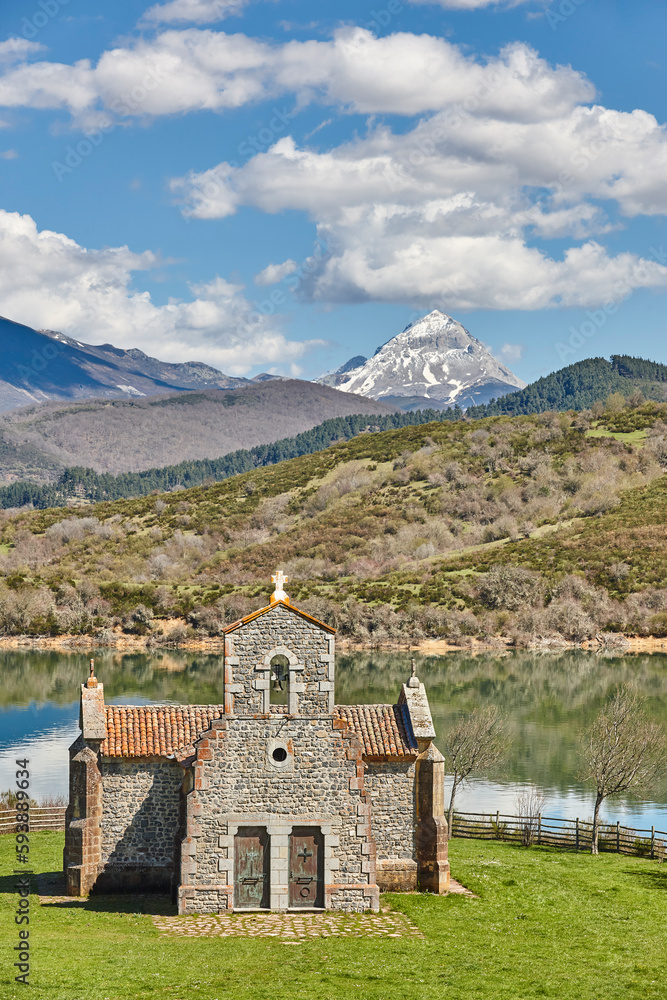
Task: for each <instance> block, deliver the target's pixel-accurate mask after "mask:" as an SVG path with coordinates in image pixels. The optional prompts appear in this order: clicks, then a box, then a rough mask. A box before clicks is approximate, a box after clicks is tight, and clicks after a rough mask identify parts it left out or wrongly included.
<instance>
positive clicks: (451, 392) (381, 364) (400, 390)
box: [315, 309, 525, 409]
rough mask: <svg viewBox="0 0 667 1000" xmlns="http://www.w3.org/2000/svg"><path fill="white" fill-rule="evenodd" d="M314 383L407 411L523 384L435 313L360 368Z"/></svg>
mask: <svg viewBox="0 0 667 1000" xmlns="http://www.w3.org/2000/svg"><path fill="white" fill-rule="evenodd" d="M353 360H354V361H355V362H358V361H362V360H363V359H361V358H355V359H353ZM315 381H316V382H321V383H324V384H326V385H335V387H336V388H337V389H341V390H342V391H343V392H355V393H357V394H358V395H360V396H369V397H371V398H372V399H383V400H385V401H386V402H393V403H395V404H396V405H397V406H400V407H401V408H408V409H415V408H417V407H419V406H421V407H422V408H424V407H429V406H431V407H436V408H443V407H447V406H453V405H454V404H456V403H458V404H459V405H460V406H463V407H466V406H470V405H472V404H474V403H484V402H487V401H488V400H489V399H491V398H492V397H498V396H503V395H505V394H506V393H508V392H512V391H513V390H514V389H522V388H523V387H524V385H525V382H522V381H521V379H520V378H518V377H517V376H516V375H515V374H514V373H513V372H511V371H510V370H509V368H507V367H506V366H505V365H503V364H501V362H499V361H498V360H497V359H496V358H494V357H493V355H492V354H491V353H490V352H489V351H488V350H487V348H486V347H484V345H483V344H482V343H481V342H480V341H479V340H477V339H476V338H475V337H473V336H471V334H470V333H469V332H468V331H467V330H466V328H465V327H464V326H462V325H461V324H460V323H459V322H457V320H455V319H452V317H451V316H448V315H447V314H446V313H443V312H440V310H439V309H435V310H434V311H433V312H431V313H429V314H428V315H427V316H424V317H423V318H422V319H419V320H417V321H416V322H415V323H411V324H410V325H409V326H407V327H406V328H405V330H403V332H402V333H399V334H398V335H397V336H396V337H392V339H391V340H388V341H387V342H386V343H385V344H382V345H381V346H380V347H378V349H377V351H376V352H375V354H374V355H373V357H372V358H369V359H368V360H367V361H363V363H362V364H358V365H357V366H356V367H355V366H352V365H351V363H350V362H348V363H347V364H345V365H342V366H341V367H340V368H339V369H337V371H335V372H331V373H327V374H326V375H323V376H321V378H319V379H316V380H315Z"/></svg>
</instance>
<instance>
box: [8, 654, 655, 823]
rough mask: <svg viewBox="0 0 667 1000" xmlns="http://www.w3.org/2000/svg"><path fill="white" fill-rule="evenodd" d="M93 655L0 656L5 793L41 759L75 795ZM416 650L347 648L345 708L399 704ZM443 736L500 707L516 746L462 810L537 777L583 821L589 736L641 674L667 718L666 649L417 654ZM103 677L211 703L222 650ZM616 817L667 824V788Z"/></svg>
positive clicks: (53, 787) (145, 694)
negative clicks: (582, 746)
mask: <svg viewBox="0 0 667 1000" xmlns="http://www.w3.org/2000/svg"><path fill="white" fill-rule="evenodd" d="M88 656H89V654H83V653H62V652H56V651H48V652H39V653H34V652H23V651H13V650H12V651H5V652H2V653H0V789H2V788H7V787H9V786H10V784H11V778H12V774H13V770H14V759H15V757H16V756H17V755H28V756H30V757H31V760H32V769H33V781H34V786H33V787H34V790H35V793H36V794H37V795H41V794H46V793H47V792H51V793H55V792H64V791H65V790H66V785H67V753H66V750H67V746H68V745H69V743H71V741H72V739H73V738H74V735H75V734H76V732H77V731H78V691H79V685H80V683H81V681H82V680H83V679H85V677H86V676H87V673H88V669H87V664H88ZM409 661H410V656H409V655H408V654H405V653H389V652H387V653H349V654H348V653H345V654H339V656H338V657H337V663H336V700H337V702H338V703H340V704H355V703H360V702H393V701H394V700H395V699H396V698H397V697H398V693H399V691H400V687H401V684H402V683H403V681H404V680H406V679H407V677H408V675H409V672H410V662H409ZM416 661H417V672H418V674H419V676H420V678H421V679H422V680H423V681H424V682H425V683H426V685H427V690H428V694H429V699H430V703H431V709H432V712H433V719H434V723H435V727H436V732H437V733H438V735H439V736H441V735H442V734H443V733H444V732H445V731H446V730H447V729H448V728H449V727H450V726H451V725H452V724H453V723H454V722H455V721H456V719H457V718H458V717H459V716H460V715H461V714H463V713H467V712H469V711H471V710H472V708H473V707H474V706H475V705H486V704H491V703H493V704H497V705H498V707H499V708H500V709H501V711H503V712H504V713H506V714H507V716H508V717H509V719H510V728H511V734H512V744H511V749H510V753H509V756H508V758H507V760H506V761H505V762H504V764H503V765H501V766H500V767H498V768H496V769H495V771H492V772H489V773H488V774H486V775H484V776H483V778H478V779H476V780H475V781H474V782H472V783H471V785H470V786H469V787H468V788H467V789H466V790H464V791H462V792H461V793H460V798H459V799H458V802H459V805H460V807H461V808H462V809H469V810H473V811H482V810H495V809H500V810H501V812H502V811H503V810H505V811H507V812H512V811H513V810H514V805H515V799H516V796H517V792H518V790H519V789H520V788H521V787H522V786H523V785H525V784H526V783H531V782H532V783H534V784H536V785H538V786H539V787H540V788H542V789H543V790H544V791H545V793H546V794H547V797H548V801H547V810H549V811H550V812H552V813H553V814H555V815H568V816H573V817H574V816H576V815H579V816H581V817H585V816H588V815H589V814H590V812H591V796H590V792H589V790H588V789H586V788H585V787H583V786H582V784H581V781H580V780H579V770H580V760H579V755H578V738H579V734H580V732H581V730H582V729H583V728H584V727H585V726H586V725H587V724H588V723H589V722H590V720H591V719H592V718H593V716H594V715H595V714H596V712H597V711H598V709H599V707H600V705H602V704H603V702H604V701H605V699H606V698H607V697H608V695H609V693H610V692H611V691H612V690H613V688H614V687H615V686H616V685H618V684H619V683H622V682H627V681H629V680H631V681H632V682H633V683H634V684H635V685H636V687H637V689H638V691H639V692H640V693H641V694H642V695H643V696H645V697H646V699H647V708H648V710H649V712H650V713H651V715H652V716H653V717H654V718H656V719H657V720H660V721H661V722H662V723H663V724H665V725H667V656H665V655H663V654H654V655H651V656H649V655H640V656H613V655H604V654H603V655H600V654H593V653H585V652H581V651H567V652H564V653H559V654H553V653H533V652H526V653H510V654H505V655H496V654H488V653H484V654H482V655H477V656H473V655H470V654H467V653H454V654H447V656H417V657H416ZM95 662H96V673H97V676H98V677H99V678H100V680H102V681H104V688H105V697H106V700H107V703H117V704H121V703H125V704H128V703H130V704H143V703H147V702H153V703H155V702H158V703H162V704H164V703H165V702H174V703H186V704H188V703H189V704H194V703H199V704H206V703H218V702H220V701H221V700H222V682H223V670H222V662H221V658H220V657H219V656H218V655H212V654H211V655H208V654H203V653H198V652H197V653H192V652H188V651H172V650H170V651H163V652H151V653H131V654H128V653H121V652H118V651H113V650H102V651H100V652H99V653H98V654H97V655H96V656H95ZM607 816H608V817H610V818H611V817H613V818H616V817H618V818H619V819H621V821H622V822H623V821H624V820H625V821H626V822H628V823H629V824H633V823H634V824H636V825H641V826H646V825H648V826H650V825H651V824H652V823H655V824H656V826H658V827H659V828H660V829H662V830H667V785H665V786H663V787H661V788H659V789H658V790H657V791H656V793H655V795H654V801H652V802H650V803H643V802H640V801H637V800H633V799H628V800H624V801H623V802H611V803H609V805H608V807H607Z"/></svg>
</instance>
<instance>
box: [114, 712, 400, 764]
mask: <svg viewBox="0 0 667 1000" xmlns="http://www.w3.org/2000/svg"><path fill="white" fill-rule="evenodd" d="M274 709H277V710H278V711H280V710H281V709H283V706H282V705H281V706H272V710H274ZM224 714H225V710H224V706H223V705H107V708H106V719H107V738H106V739H105V740H104V742H103V743H102V747H101V752H102V756H104V757H169V756H171V755H173V756H174V757H176V759H177V760H184V759H185V758H186V757H190V756H192V755H193V754H194V746H193V744H194V742H195V740H196V739H197V738H198V737H199V736H200V735H201V734H202V733H203V732H205V731H206V730H207V729H208V728H209V727H210V725H211V722H212V721H213V720H214V719H221V718H223V716H224ZM334 718H338V719H343V720H344V721H345V722H346V723H347V725H348V726H349V728H350V729H352V730H353V731H354V732H355V733H356V734H357V735H358V736H359V737H360V739H361V741H362V743H363V747H364V757H365V758H366V759H367V760H387V759H394V760H396V759H403V758H406V757H412V758H413V757H416V756H417V743H416V741H415V738H414V736H413V734H412V727H411V726H410V719H409V716H408V715H407V710H406V708H405V706H404V705H337V706H336V707H335V708H334Z"/></svg>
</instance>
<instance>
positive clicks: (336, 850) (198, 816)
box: [64, 572, 449, 913]
mask: <svg viewBox="0 0 667 1000" xmlns="http://www.w3.org/2000/svg"><path fill="white" fill-rule="evenodd" d="M272 579H273V581H274V582H275V583H276V590H275V592H274V594H273V596H272V598H271V603H270V604H269V605H268V606H267V607H263V608H261V609H259V610H258V611H256V612H254V613H253V614H250V615H248V616H246V617H245V618H242V619H241V620H239V621H237V622H234V623H232V624H231V625H229V626H228V627H227V628H226V629H225V635H224V691H223V698H222V700H221V703H220V704H218V705H182V706H174V705H165V706H159V705H142V706H136V707H134V706H128V705H122V706H115V705H106V704H105V701H104V687H103V685H102V684H101V683H99V682H98V681H97V679H96V678H95V676H94V674H93V668H92V662H91V676H90V677H89V678H88V680H87V682H86V683H85V684H82V686H81V717H80V723H81V734H80V735H79V737H78V739H77V740H76V741H75V742H74V743H73V744H72V746H71V747H70V797H69V806H68V808H67V815H66V846H65V851H64V871H65V876H66V879H67V887H68V889H67V891H68V893H69V894H70V895H73V896H79V895H86V894H87V893H88V892H90V891H91V890H96V891H100V892H113V891H122V892H131V891H146V890H162V891H164V890H171V892H172V895H173V898H174V899H175V900H176V901H177V903H178V912H179V913H215V912H220V911H231V910H248V909H258V910H263V909H267V910H287V909H334V910H347V911H363V910H367V909H372V910H377V909H378V906H379V893H380V891H381V890H390V891H414V890H416V889H418V888H419V889H422V890H426V891H430V892H435V893H446V892H447V891H448V890H449V864H448V861H447V823H446V820H445V815H444V759H443V757H442V755H441V754H440V752H439V751H438V750H437V748H436V747H435V745H434V743H433V740H434V737H435V732H434V729H433V723H432V720H431V714H430V710H429V706H428V699H427V696H426V692H425V689H424V685H423V684H421V683H420V682H419V680H418V678H417V677H416V676H415V673H414V669H413V673H412V676H411V677H410V678H409V679H408V680H407V682H406V683H405V684H403V686H402V690H401V692H400V695H399V698H398V701H397V703H396V704H386V705H384V704H383V705H335V704H334V669H335V660H334V656H335V653H334V643H335V639H334V634H335V633H334V629H332V628H331V627H330V626H328V625H326V624H325V623H324V622H321V621H318V620H317V619H315V618H313V617H312V616H310V615H308V614H306V613H305V612H303V611H300V610H299V609H298V608H296V607H294V606H293V605H292V604H291V603H290V601H289V598H288V597H287V595H286V594H285V592H284V590H283V584H284V582H286V578H284V577H283V575H282V573H280V572H278V573H277V574H276V576H275V577H273V578H272Z"/></svg>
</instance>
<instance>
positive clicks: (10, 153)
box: [0, 149, 19, 160]
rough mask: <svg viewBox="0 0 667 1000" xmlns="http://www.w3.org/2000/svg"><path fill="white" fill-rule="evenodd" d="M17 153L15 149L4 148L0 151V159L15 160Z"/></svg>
mask: <svg viewBox="0 0 667 1000" xmlns="http://www.w3.org/2000/svg"><path fill="white" fill-rule="evenodd" d="M18 155H19V154H18V153H17V152H16V150H15V149H5V150H4V152H2V153H0V159H3V160H15V159H16V158H17V157H18Z"/></svg>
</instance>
